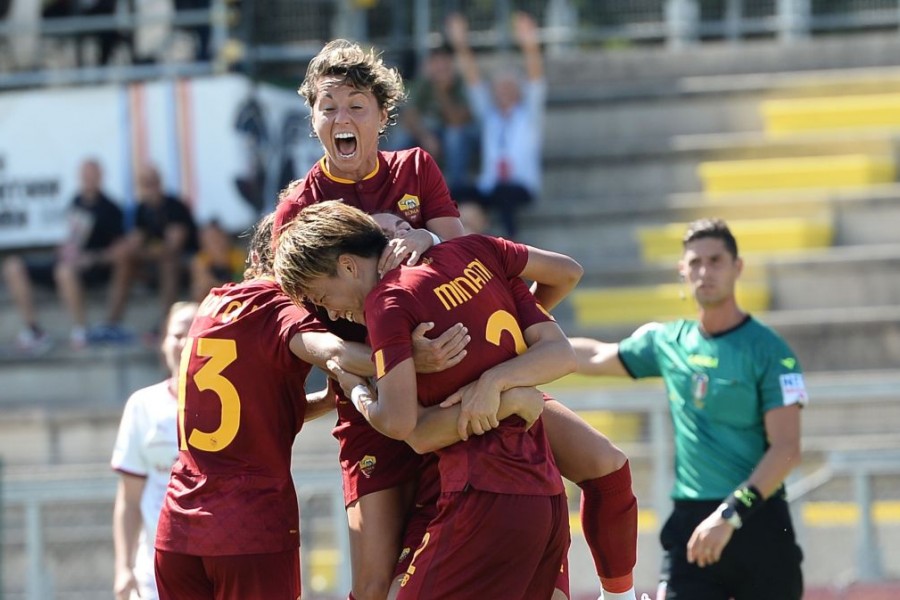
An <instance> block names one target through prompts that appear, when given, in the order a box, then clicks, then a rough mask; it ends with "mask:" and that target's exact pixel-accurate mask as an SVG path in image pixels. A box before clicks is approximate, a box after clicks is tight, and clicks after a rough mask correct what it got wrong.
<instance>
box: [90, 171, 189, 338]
mask: <svg viewBox="0 0 900 600" xmlns="http://www.w3.org/2000/svg"><path fill="white" fill-rule="evenodd" d="M197 245H198V244H197V225H196V224H195V223H194V218H193V216H191V211H190V209H189V208H188V207H187V205H186V204H185V203H184V202H182V201H181V200H180V199H178V198H176V197H175V196H171V195H167V194H164V193H163V189H162V179H161V178H160V175H159V171H157V170H156V168H155V167H152V166H149V165H147V166H144V167H142V168H141V169H140V172H139V173H138V207H137V215H136V218H135V226H134V229H132V230H131V231H130V232H129V233H128V235H127V237H126V238H125V253H126V257H125V260H122V261H120V262H119V263H117V265H116V266H117V268H116V269H115V270H114V271H113V278H112V288H111V298H110V305H109V310H108V313H107V320H106V324H104V325H102V326H99V327H96V328H93V329H91V330H90V331H89V332H88V338H89V339H90V340H91V341H92V342H127V341H130V339H131V337H132V336H131V333H130V332H128V331H127V330H126V329H124V328H123V327H122V326H121V320H122V316H123V315H124V312H125V305H126V303H127V301H128V296H129V294H130V292H131V286H132V283H133V281H134V279H135V278H136V277H138V276H143V277H144V278H146V279H148V280H150V281H151V282H153V283H155V284H156V285H157V286H158V287H159V299H160V305H161V306H162V307H168V306H171V305H172V303H173V302H175V300H176V299H177V297H178V295H179V293H180V291H181V288H182V286H183V284H184V282H185V280H186V278H187V274H188V265H189V264H190V260H191V257H192V256H193V255H194V253H195V252H196V251H197Z"/></svg>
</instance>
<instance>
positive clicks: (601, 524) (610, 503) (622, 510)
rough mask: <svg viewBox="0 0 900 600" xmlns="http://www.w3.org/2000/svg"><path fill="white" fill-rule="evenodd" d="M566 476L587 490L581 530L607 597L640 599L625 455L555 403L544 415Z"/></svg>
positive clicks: (634, 524)
mask: <svg viewBox="0 0 900 600" xmlns="http://www.w3.org/2000/svg"><path fill="white" fill-rule="evenodd" d="M542 418H543V422H544V429H545V430H546V432H547V438H548V439H549V441H550V447H551V449H552V450H553V457H554V458H555V459H556V464H557V466H558V467H559V470H560V473H562V476H563V477H565V478H566V479H568V480H570V481H573V482H575V483H576V484H578V486H579V487H580V488H581V491H582V496H581V526H582V531H583V533H584V537H585V540H586V541H587V544H588V547H589V548H590V550H591V554H592V556H593V558H594V565H595V567H596V569H597V574H598V575H599V576H600V581H601V585H602V587H603V590H604V592H605V593H606V595H607V597H611V598H616V597H617V596H614V595H612V594H625V596H622V597H625V598H629V597H634V591H633V588H634V577H633V574H632V571H633V569H634V565H635V564H636V562H637V513H638V511H637V499H636V498H635V496H634V492H633V491H632V489H631V469H630V467H629V465H628V459H627V457H626V456H625V454H624V453H623V452H622V451H621V450H619V449H618V448H617V447H616V446H615V445H613V444H612V442H610V441H609V439H607V438H606V436H604V435H602V434H600V433H599V432H598V431H596V430H595V429H594V428H593V427H591V426H590V425H588V424H587V423H586V422H585V421H584V420H583V419H581V417H579V416H578V415H576V414H575V413H574V412H573V411H571V410H569V409H568V408H566V407H565V406H563V405H562V404H560V403H559V402H557V401H555V400H548V401H547V403H546V404H545V407H544V413H543V415H542Z"/></svg>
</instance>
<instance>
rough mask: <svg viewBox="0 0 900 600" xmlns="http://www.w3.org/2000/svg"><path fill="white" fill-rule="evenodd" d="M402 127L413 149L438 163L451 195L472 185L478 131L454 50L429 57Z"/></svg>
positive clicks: (435, 52) (441, 50) (445, 48)
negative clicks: (419, 148)
mask: <svg viewBox="0 0 900 600" xmlns="http://www.w3.org/2000/svg"><path fill="white" fill-rule="evenodd" d="M401 123H402V125H403V127H404V129H405V130H406V132H407V133H408V135H409V136H410V137H411V138H412V139H411V140H410V142H411V143H410V144H409V145H410V146H420V147H421V148H422V149H424V150H425V151H426V152H428V153H429V154H431V155H432V156H433V157H434V158H435V159H436V160H437V161H438V164H439V165H440V166H441V171H442V172H443V174H444V179H446V181H447V185H448V186H449V187H450V190H451V192H455V191H456V190H458V189H460V188H462V187H463V186H469V185H471V184H470V181H469V169H470V167H471V161H472V157H473V155H474V154H475V151H476V149H477V140H478V137H477V136H478V128H477V125H476V124H475V122H474V120H473V118H472V111H471V110H470V109H469V101H468V99H467V97H466V87H465V83H464V82H463V80H462V77H460V75H459V73H458V72H457V70H456V65H455V64H454V59H453V49H452V48H451V47H450V46H447V45H443V46H439V47H437V48H434V49H433V50H431V52H430V53H429V54H428V58H427V60H426V62H425V65H424V67H423V69H422V71H421V73H420V76H419V78H418V79H417V80H416V81H414V82H413V84H412V85H411V86H410V93H409V100H408V102H407V105H406V107H405V108H404V110H403V112H402V113H401Z"/></svg>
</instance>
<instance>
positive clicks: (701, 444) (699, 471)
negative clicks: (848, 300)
mask: <svg viewBox="0 0 900 600" xmlns="http://www.w3.org/2000/svg"><path fill="white" fill-rule="evenodd" d="M683 246H684V252H683V254H682V257H681V260H680V262H679V272H680V273H681V277H682V279H683V281H684V282H685V283H686V284H687V285H689V286H690V288H691V291H692V293H693V296H694V299H695V300H696V302H697V305H698V309H699V313H698V316H697V319H696V320H679V321H674V322H670V323H666V324H659V323H651V324H648V325H645V326H643V327H641V328H640V329H638V330H637V331H636V332H635V333H634V334H632V335H631V337H629V338H627V339H625V340H623V341H621V342H620V343H618V344H610V343H604V342H599V341H597V340H592V339H586V338H577V339H573V340H572V345H573V346H574V347H575V350H576V354H577V355H578V363H579V364H578V371H579V372H580V373H584V374H590V375H629V376H631V377H633V378H635V379H637V378H642V377H662V378H663V381H664V382H665V386H666V392H667V395H668V398H669V408H670V411H671V414H672V422H673V424H674V432H675V485H674V489H673V490H672V499H673V500H674V510H673V511H672V514H671V515H670V516H669V518H668V520H667V521H666V523H665V525H664V526H663V528H662V531H661V533H660V542H661V544H662V547H663V565H662V570H661V575H660V584H659V586H660V587H659V591H658V593H657V600H728V599H730V598H733V599H734V600H751V599H753V600H758V599H759V598H766V599H767V600H800V598H801V597H802V595H803V575H802V572H801V569H800V563H801V561H802V559H803V554H802V551H801V550H800V547H799V546H798V545H797V542H796V538H795V535H794V528H793V525H792V523H791V517H790V513H789V512H788V505H787V502H786V500H785V493H784V484H783V482H784V479H785V477H787V475H788V473H790V471H791V469H793V468H794V467H796V466H797V465H798V464H799V462H800V408H801V407H802V406H803V405H805V404H806V402H807V393H806V388H805V387H804V383H803V375H802V373H801V370H800V364H799V362H798V361H797V358H796V356H795V355H794V353H793V351H791V349H790V348H789V347H788V345H787V344H786V343H785V342H784V340H782V339H781V337H779V336H778V334H776V333H775V332H774V331H772V330H771V329H769V328H768V327H766V326H765V325H763V324H762V323H760V322H759V321H757V320H756V319H754V318H753V317H752V316H751V315H749V314H747V313H745V312H744V311H743V310H741V308H740V307H739V306H738V304H737V301H736V300H735V296H734V289H735V283H736V282H737V279H738V277H739V276H740V274H741V270H742V268H743V261H742V260H741V258H740V257H739V256H738V250H737V242H736V241H735V239H734V236H733V235H732V234H731V231H730V230H729V229H728V226H727V225H726V224H725V222H724V221H721V220H718V219H701V220H699V221H695V222H694V223H692V224H691V225H689V227H688V229H687V232H686V233H685V236H684V240H683Z"/></svg>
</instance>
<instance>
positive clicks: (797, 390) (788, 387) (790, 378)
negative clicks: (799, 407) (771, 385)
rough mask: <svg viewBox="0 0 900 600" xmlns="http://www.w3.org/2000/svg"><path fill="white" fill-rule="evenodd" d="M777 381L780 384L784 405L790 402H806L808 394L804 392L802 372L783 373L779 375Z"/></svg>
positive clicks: (788, 404)
mask: <svg viewBox="0 0 900 600" xmlns="http://www.w3.org/2000/svg"><path fill="white" fill-rule="evenodd" d="M778 383H779V384H781V398H782V400H783V401H784V405H785V406H790V405H791V404H806V403H807V402H809V396H808V395H807V393H806V384H804V383H803V374H802V373H785V374H784V375H779V377H778Z"/></svg>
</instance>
